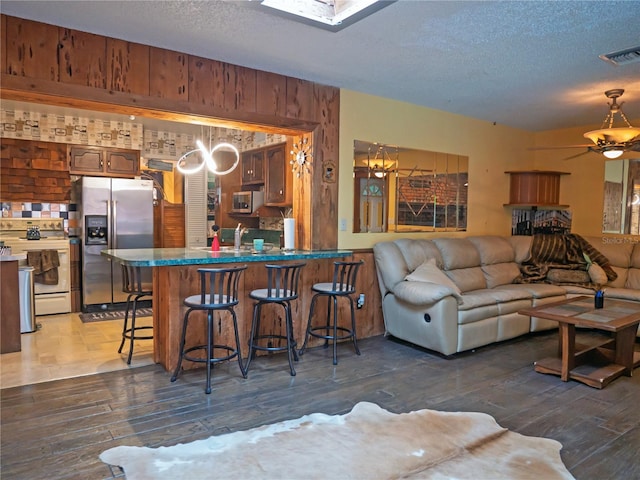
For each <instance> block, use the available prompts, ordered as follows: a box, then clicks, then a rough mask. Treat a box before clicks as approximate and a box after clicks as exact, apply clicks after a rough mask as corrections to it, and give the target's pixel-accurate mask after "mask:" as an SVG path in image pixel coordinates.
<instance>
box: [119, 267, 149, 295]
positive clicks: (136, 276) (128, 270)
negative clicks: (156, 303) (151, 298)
mask: <svg viewBox="0 0 640 480" xmlns="http://www.w3.org/2000/svg"><path fill="white" fill-rule="evenodd" d="M120 265H122V291H123V292H125V293H145V292H146V293H151V290H152V287H151V284H150V283H149V282H148V280H147V279H146V278H143V277H146V274H147V273H148V270H147V268H148V267H134V266H132V265H123V264H120Z"/></svg>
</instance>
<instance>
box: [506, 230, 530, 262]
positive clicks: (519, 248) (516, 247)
mask: <svg viewBox="0 0 640 480" xmlns="http://www.w3.org/2000/svg"><path fill="white" fill-rule="evenodd" d="M507 241H508V242H509V243H510V244H511V246H512V247H513V252H514V254H515V261H516V263H518V264H520V263H522V262H524V261H525V260H529V257H530V256H531V242H532V241H533V237H532V236H530V235H512V236H511V237H508V238H507Z"/></svg>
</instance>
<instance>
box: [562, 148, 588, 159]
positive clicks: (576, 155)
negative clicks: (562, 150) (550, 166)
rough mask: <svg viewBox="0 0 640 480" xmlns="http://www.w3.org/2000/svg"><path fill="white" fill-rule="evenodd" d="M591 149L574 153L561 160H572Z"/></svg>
mask: <svg viewBox="0 0 640 480" xmlns="http://www.w3.org/2000/svg"><path fill="white" fill-rule="evenodd" d="M592 151H593V150H591V149H589V150H586V151H584V152H580V153H576V154H575V155H571V156H570V157H567V158H563V160H573V159H574V158H578V157H581V156H582V155H586V154H587V153H591V152H592Z"/></svg>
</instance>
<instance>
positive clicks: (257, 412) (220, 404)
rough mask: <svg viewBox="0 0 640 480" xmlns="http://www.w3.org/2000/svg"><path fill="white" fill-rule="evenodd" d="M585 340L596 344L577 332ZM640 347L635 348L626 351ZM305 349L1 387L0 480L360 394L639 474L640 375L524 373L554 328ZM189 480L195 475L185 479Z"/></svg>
mask: <svg viewBox="0 0 640 480" xmlns="http://www.w3.org/2000/svg"><path fill="white" fill-rule="evenodd" d="M578 337H579V339H580V340H581V341H582V342H583V343H589V342H594V341H596V340H599V339H601V337H600V336H599V335H598V334H595V333H592V332H580V333H579V334H578ZM638 347H640V345H638V344H636V348H638ZM360 348H361V351H362V355H361V356H359V357H358V356H356V355H355V354H354V351H353V348H352V346H351V345H350V344H344V345H341V346H340V347H339V349H338V355H339V357H338V360H339V365H337V366H335V367H334V366H333V365H332V363H331V349H327V350H324V349H322V348H319V349H318V348H315V349H311V350H309V351H307V353H305V355H304V356H303V357H302V359H301V361H300V362H299V364H298V365H297V366H296V369H297V372H298V374H297V376H296V377H291V376H290V375H289V372H288V366H287V360H286V355H275V356H273V357H271V358H264V357H261V358H258V359H257V360H256V361H254V362H253V363H252V365H251V371H250V372H249V378H248V379H246V380H245V379H243V378H242V377H241V375H240V372H239V369H238V366H237V363H235V362H233V363H231V364H228V365H227V364H225V365H221V366H219V367H217V368H216V369H215V370H214V376H213V392H212V393H211V395H205V393H204V372H203V371H202V370H199V371H195V370H192V371H188V372H185V373H183V374H182V375H181V376H180V377H179V378H178V380H177V381H176V382H175V383H170V381H169V377H170V374H169V373H167V372H165V371H164V370H163V369H162V368H161V367H159V366H147V367H140V368H137V369H132V370H124V371H118V372H111V373H105V374H99V375H91V376H87V377H80V378H75V379H69V380H59V381H54V382H49V383H43V384H35V385H30V386H25V387H15V388H8V389H3V390H2V391H1V398H2V403H1V409H2V410H1V418H2V452H1V467H2V470H1V472H0V475H1V477H2V479H3V480H9V479H29V480H35V479H48V480H51V479H85V480H86V479H104V478H109V477H110V476H111V473H110V471H109V469H108V467H107V466H106V465H104V464H103V463H101V462H100V460H99V459H98V455H99V454H100V453H101V452H102V451H103V450H106V449H108V448H111V447H114V446H117V445H147V446H159V445H171V444H175V443H184V442H190V441H193V440H197V439H201V438H206V437H208V436H210V435H216V434H221V433H226V432H230V431H235V430H244V429H248V428H252V427H255V426H258V425H262V424H266V423H273V422H277V421H280V420H284V419H289V418H297V417H299V416H301V415H304V414H308V413H312V412H323V413H328V414H342V413H345V412H347V411H349V410H350V409H351V408H352V407H353V405H354V404H355V403H357V402H359V401H369V402H375V403H377V404H379V405H380V406H381V407H383V408H386V409H387V410H390V411H393V412H407V411H411V410H419V409H423V408H430V409H436V410H444V411H479V412H485V413H488V414H490V415H492V416H493V417H494V418H495V419H496V420H497V421H498V423H499V424H500V425H502V426H504V427H507V428H509V429H511V430H513V431H516V432H519V433H521V434H524V435H531V436H542V437H547V438H553V439H555V440H558V441H559V442H561V443H562V445H563V449H562V451H561V455H562V459H563V461H564V462H565V465H566V466H567V468H568V469H569V470H570V471H571V473H572V474H573V475H574V476H575V477H576V478H578V479H585V480H586V479H594V480H595V479H598V480H602V479H614V478H620V479H622V478H624V479H637V478H640V461H639V460H638V451H639V450H640V415H639V414H638V399H639V398H640V371H638V370H637V371H636V375H635V376H634V377H631V378H629V377H622V378H620V379H618V380H616V381H614V382H613V383H611V384H610V385H609V386H607V387H606V388H605V389H603V390H597V389H594V388H591V387H588V386H586V385H583V384H580V383H576V382H568V383H564V382H562V381H560V379H559V378H558V377H555V376H551V375H542V374H539V373H535V372H534V371H533V366H532V364H533V362H534V361H535V360H536V359H539V358H541V357H545V356H549V355H552V354H554V352H555V351H556V348H557V336H556V334H555V333H553V332H548V333H544V334H538V335H532V336H527V337H524V338H519V339H516V340H513V341H509V342H505V343H501V344H497V345H492V346H489V347H484V348H481V349H478V350H477V351H475V352H468V353H465V354H461V355H457V356H454V357H453V358H451V359H445V358H442V357H440V356H437V355H435V354H433V353H430V352H426V351H424V350H422V349H419V348H416V347H412V346H408V345H405V344H402V343H399V342H396V341H393V340H390V339H388V338H383V337H375V338H369V339H365V340H362V341H361V342H360ZM194 480H195V479H194Z"/></svg>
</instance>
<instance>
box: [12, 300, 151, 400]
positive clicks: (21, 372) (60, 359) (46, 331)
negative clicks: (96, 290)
mask: <svg viewBox="0 0 640 480" xmlns="http://www.w3.org/2000/svg"><path fill="white" fill-rule="evenodd" d="M122 322H123V320H107V321H101V322H91V323H83V322H82V320H80V317H79V316H78V314H77V313H69V314H62V315H46V316H39V317H36V323H37V324H39V328H38V330H37V331H35V332H33V333H23V334H22V335H21V339H22V350H21V351H20V352H13V353H5V354H3V355H2V356H0V367H1V375H0V388H8V387H15V386H19V385H29V384H32V383H41V382H48V381H50V380H58V379H62V378H71V377H80V376H83V375H92V374H94V373H102V372H110V371H113V370H121V369H125V368H134V367H140V366H143V365H150V364H152V363H153V340H138V341H136V342H135V345H134V349H133V359H132V360H131V365H130V366H129V365H127V363H126V354H127V353H128V346H127V344H125V348H123V352H122V354H119V353H118V347H119V346H120V340H121V339H122ZM136 323H137V324H138V325H151V324H152V318H151V317H138V319H137V320H136Z"/></svg>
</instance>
